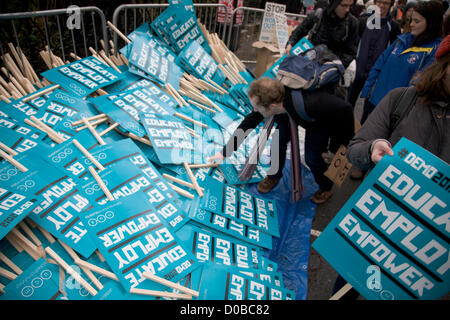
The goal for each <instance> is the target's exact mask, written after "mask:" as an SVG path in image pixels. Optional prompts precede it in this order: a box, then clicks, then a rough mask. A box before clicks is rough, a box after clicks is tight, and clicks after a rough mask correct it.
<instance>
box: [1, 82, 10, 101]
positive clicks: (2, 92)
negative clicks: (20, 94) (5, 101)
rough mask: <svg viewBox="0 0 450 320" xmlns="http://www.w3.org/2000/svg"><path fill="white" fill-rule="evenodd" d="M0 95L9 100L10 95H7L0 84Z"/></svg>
mask: <svg viewBox="0 0 450 320" xmlns="http://www.w3.org/2000/svg"><path fill="white" fill-rule="evenodd" d="M0 93H1V94H2V95H3V96H4V97H5V98H10V97H11V95H10V94H9V92H8V90H6V89H5V88H4V87H3V85H2V84H0Z"/></svg>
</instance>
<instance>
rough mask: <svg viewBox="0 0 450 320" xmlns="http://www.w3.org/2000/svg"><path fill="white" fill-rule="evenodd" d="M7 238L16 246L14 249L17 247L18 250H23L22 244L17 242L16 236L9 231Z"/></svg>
mask: <svg viewBox="0 0 450 320" xmlns="http://www.w3.org/2000/svg"><path fill="white" fill-rule="evenodd" d="M5 239H6V240H8V242H9V243H10V244H11V245H12V246H13V247H14V249H16V251H17V252H19V253H20V252H22V251H23V248H22V246H21V245H20V244H19V243H18V242H17V240H16V238H15V237H14V236H13V235H12V234H10V233H8V234H7V235H6V236H5Z"/></svg>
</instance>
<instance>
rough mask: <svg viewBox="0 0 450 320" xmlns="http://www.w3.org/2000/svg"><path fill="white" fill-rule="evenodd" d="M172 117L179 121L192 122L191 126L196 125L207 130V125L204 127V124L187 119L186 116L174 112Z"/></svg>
mask: <svg viewBox="0 0 450 320" xmlns="http://www.w3.org/2000/svg"><path fill="white" fill-rule="evenodd" d="M173 115H174V116H175V117H178V118H180V119H183V120H186V121H189V122H192V123H193V124H196V125H198V126H200V127H203V128H208V125H206V124H204V123H202V122H200V121H197V120H194V119H192V118H191V117H188V116H186V115H184V114H182V113H179V112H175V113H174V114H173Z"/></svg>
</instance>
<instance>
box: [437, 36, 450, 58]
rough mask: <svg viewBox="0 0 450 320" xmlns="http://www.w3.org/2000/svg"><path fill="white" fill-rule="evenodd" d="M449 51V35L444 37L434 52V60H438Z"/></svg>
mask: <svg viewBox="0 0 450 320" xmlns="http://www.w3.org/2000/svg"><path fill="white" fill-rule="evenodd" d="M449 51H450V35H448V36H446V37H445V38H444V39H443V40H442V42H441V44H440V45H439V48H438V49H437V51H436V59H440V58H442V57H443V56H445V55H446V54H448V53H449Z"/></svg>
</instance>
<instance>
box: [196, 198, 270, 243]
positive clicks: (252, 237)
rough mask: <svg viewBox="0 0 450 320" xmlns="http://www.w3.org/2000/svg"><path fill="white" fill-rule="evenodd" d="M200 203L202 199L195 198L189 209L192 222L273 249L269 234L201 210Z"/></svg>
mask: <svg viewBox="0 0 450 320" xmlns="http://www.w3.org/2000/svg"><path fill="white" fill-rule="evenodd" d="M199 203H200V198H194V200H193V201H192V204H191V207H190V208H189V218H191V219H192V220H194V221H196V222H197V223H200V224H202V225H205V226H207V227H209V228H212V229H214V230H217V231H219V232H223V233H225V234H227V235H229V236H232V237H235V238H237V239H239V240H243V241H245V242H248V243H250V244H252V245H255V246H259V247H263V248H266V249H272V236H270V235H269V234H267V233H264V232H262V231H260V230H258V229H255V228H252V227H249V226H247V225H245V224H243V223H239V222H236V221H234V220H232V219H230V218H227V217H225V216H223V215H220V214H216V213H212V212H210V211H207V210H204V209H201V208H200V207H199Z"/></svg>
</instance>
